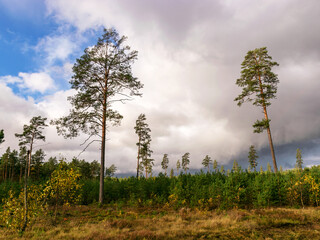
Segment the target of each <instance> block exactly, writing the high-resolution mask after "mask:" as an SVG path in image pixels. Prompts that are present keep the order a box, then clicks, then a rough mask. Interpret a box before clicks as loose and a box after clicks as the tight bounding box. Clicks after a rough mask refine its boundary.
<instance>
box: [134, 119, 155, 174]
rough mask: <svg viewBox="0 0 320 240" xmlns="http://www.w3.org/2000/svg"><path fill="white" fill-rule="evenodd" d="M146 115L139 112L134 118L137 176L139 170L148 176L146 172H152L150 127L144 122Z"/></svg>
mask: <svg viewBox="0 0 320 240" xmlns="http://www.w3.org/2000/svg"><path fill="white" fill-rule="evenodd" d="M146 120H147V119H146V115H145V114H140V115H139V117H138V119H137V120H136V126H135V127H134V129H135V131H136V134H137V135H138V142H137V143H136V145H137V146H138V157H137V161H138V162H137V177H138V175H139V171H141V172H142V171H145V177H146V178H148V174H151V173H152V166H153V164H154V163H153V161H154V160H153V159H152V158H151V154H152V150H151V149H150V143H151V135H150V132H151V130H150V128H149V127H148V124H147V123H146Z"/></svg>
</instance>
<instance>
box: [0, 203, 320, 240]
mask: <svg viewBox="0 0 320 240" xmlns="http://www.w3.org/2000/svg"><path fill="white" fill-rule="evenodd" d="M0 239H41V240H45V239H48V240H49V239H320V208H307V209H288V208H271V209H255V210H229V211H219V210H216V211H202V210H197V209H193V210H191V209H188V208H182V209H180V210H176V211H175V210H172V209H164V208H154V207H153V208H151V207H150V208H146V207H143V208H131V207H119V206H105V207H102V208H99V207H97V206H76V207H72V208H68V209H61V210H60V212H59V214H58V216H57V219H56V220H54V217H50V216H43V217H40V219H38V220H37V221H36V222H34V223H33V224H32V225H31V226H30V227H28V228H27V230H26V232H25V233H24V234H23V235H22V236H21V235H20V234H19V233H17V232H15V231H12V230H8V229H6V228H3V227H1V228H0Z"/></svg>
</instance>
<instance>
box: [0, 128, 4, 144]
mask: <svg viewBox="0 0 320 240" xmlns="http://www.w3.org/2000/svg"><path fill="white" fill-rule="evenodd" d="M1 143H4V132H3V129H1V130H0V144H1Z"/></svg>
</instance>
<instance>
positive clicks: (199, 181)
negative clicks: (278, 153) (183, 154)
mask: <svg viewBox="0 0 320 240" xmlns="http://www.w3.org/2000/svg"><path fill="white" fill-rule="evenodd" d="M61 164H63V165H64V166H65V168H66V169H74V170H75V171H77V173H79V176H81V177H80V178H79V179H78V182H79V186H81V190H80V192H79V196H80V199H79V201H78V202H77V204H85V205H86V204H92V203H95V202H98V199H99V177H98V173H99V165H98V164H97V163H96V162H93V163H88V162H85V161H84V160H78V159H75V158H74V159H73V160H72V161H71V162H69V163H66V162H64V161H60V163H58V164H57V162H56V159H54V158H51V159H50V160H49V161H48V162H46V163H44V164H43V165H42V168H41V170H40V172H42V173H45V172H50V171H52V172H53V171H54V169H57V168H58V167H59V165H61ZM16 171H18V169H16ZM32 172H33V173H34V174H33V175H31V176H34V177H33V178H31V181H30V184H31V185H36V186H38V187H40V188H41V186H42V185H43V184H44V182H45V181H46V180H47V179H48V178H37V175H35V174H36V172H37V171H36V168H34V169H33V171H32ZM10 176H11V177H12V176H13V180H12V179H7V180H6V181H2V183H1V184H0V199H3V200H4V199H6V198H7V197H8V194H9V190H13V192H14V193H15V194H16V195H18V194H19V193H20V192H21V191H22V188H23V183H22V182H19V180H18V179H19V177H18V176H19V175H14V174H11V175H10ZM14 176H16V177H14ZM41 177H43V175H41ZM319 179H320V166H313V167H311V168H304V169H300V168H296V169H292V170H286V171H279V172H277V173H274V172H272V171H270V169H269V170H267V171H251V172H250V171H248V170H247V169H246V170H243V169H242V168H241V167H239V166H237V165H236V167H235V168H233V169H232V170H228V171H226V172H224V171H223V172H222V171H221V170H218V169H216V170H215V171H212V172H203V171H202V170H201V171H200V172H198V173H196V174H190V173H188V174H185V173H183V172H181V173H180V175H178V176H170V177H169V176H166V175H165V174H163V173H160V174H159V175H158V176H157V177H149V178H145V177H140V178H136V177H129V178H120V179H118V178H115V177H111V175H109V177H106V178H105V184H104V198H105V200H106V203H117V204H125V205H128V204H129V205H137V206H139V205H155V206H163V205H165V206H168V207H169V206H170V207H174V208H180V207H197V208H204V209H230V208H261V207H280V206H290V207H304V206H318V205H319V200H320V183H319Z"/></svg>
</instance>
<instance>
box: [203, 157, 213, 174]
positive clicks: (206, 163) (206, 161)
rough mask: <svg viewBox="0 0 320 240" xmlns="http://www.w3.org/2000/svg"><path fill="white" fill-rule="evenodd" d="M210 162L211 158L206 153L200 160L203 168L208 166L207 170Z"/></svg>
mask: <svg viewBox="0 0 320 240" xmlns="http://www.w3.org/2000/svg"><path fill="white" fill-rule="evenodd" d="M210 164H212V160H211V158H210V157H209V156H208V155H206V157H205V158H204V159H203V160H202V165H203V166H204V167H205V168H208V172H210Z"/></svg>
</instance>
